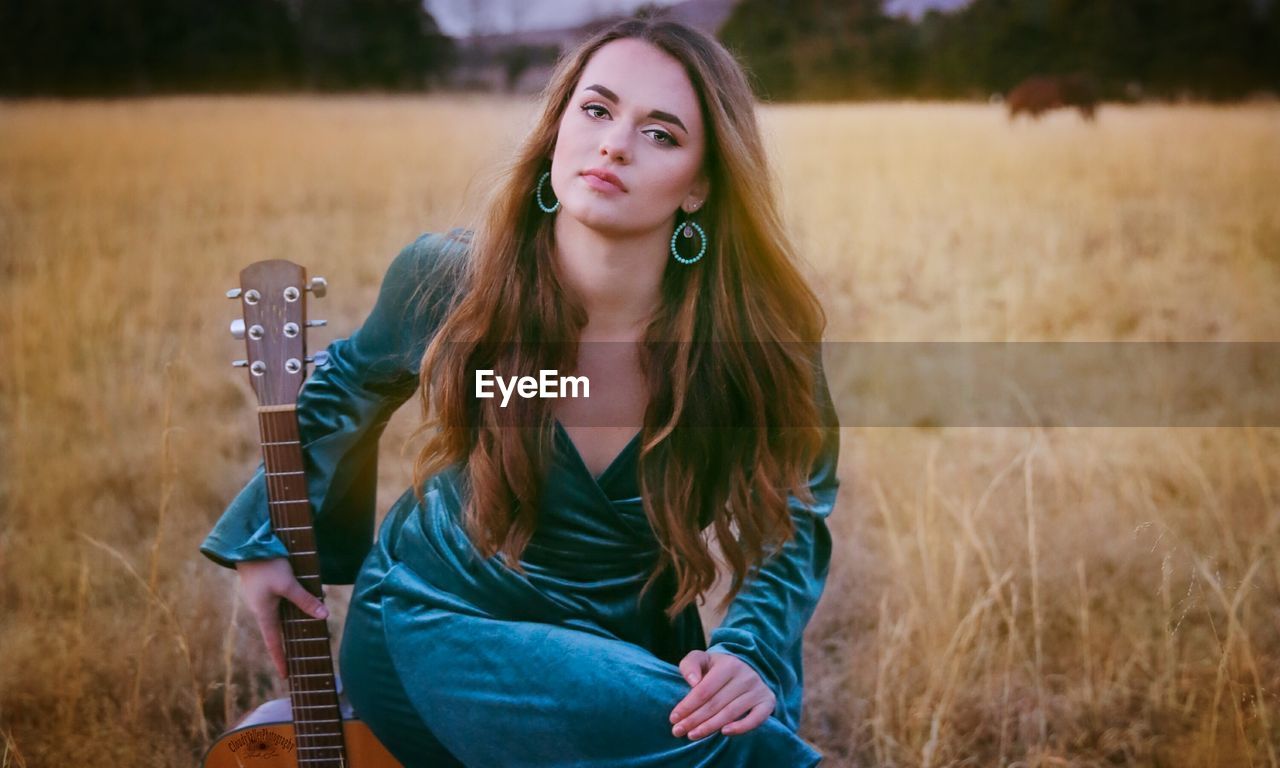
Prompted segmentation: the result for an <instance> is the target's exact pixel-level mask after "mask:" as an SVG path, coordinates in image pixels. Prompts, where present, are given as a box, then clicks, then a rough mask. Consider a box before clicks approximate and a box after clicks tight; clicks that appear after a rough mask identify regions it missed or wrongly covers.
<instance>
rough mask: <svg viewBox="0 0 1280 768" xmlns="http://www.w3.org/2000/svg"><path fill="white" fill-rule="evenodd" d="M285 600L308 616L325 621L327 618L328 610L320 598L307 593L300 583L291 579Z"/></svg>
mask: <svg viewBox="0 0 1280 768" xmlns="http://www.w3.org/2000/svg"><path fill="white" fill-rule="evenodd" d="M284 596H285V598H286V599H287V600H288V601H289V602H291V603H293V604H294V605H296V606H298V609H299V610H301V611H302V612H303V613H305V614H307V615H308V616H314V617H316V618H317V619H325V618H328V617H329V609H328V608H325V607H324V602H323V601H321V599H320V598H318V597H316V596H315V595H313V594H311V593H310V592H308V591H307V588H306V587H304V586H302V582H300V581H298V580H297V579H293V580H292V583H291V584H289V588H288V589H287V590H285V595H284Z"/></svg>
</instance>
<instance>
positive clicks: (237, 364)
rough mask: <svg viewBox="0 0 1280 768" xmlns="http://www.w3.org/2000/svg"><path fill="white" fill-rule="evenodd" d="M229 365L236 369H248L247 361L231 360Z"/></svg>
mask: <svg viewBox="0 0 1280 768" xmlns="http://www.w3.org/2000/svg"><path fill="white" fill-rule="evenodd" d="M231 364H232V365H233V366H235V367H236V368H248V367H249V361H248V360H232V361H231Z"/></svg>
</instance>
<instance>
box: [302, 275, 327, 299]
mask: <svg viewBox="0 0 1280 768" xmlns="http://www.w3.org/2000/svg"><path fill="white" fill-rule="evenodd" d="M328 288H329V282H328V281H327V280H325V279H324V278H323V277H313V278H311V284H310V285H308V286H307V290H308V291H311V295H312V296H315V297H316V298H317V299H319V298H323V297H324V295H325V292H326V291H327V290H328Z"/></svg>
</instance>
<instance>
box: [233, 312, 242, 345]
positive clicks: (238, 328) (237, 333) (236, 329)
mask: <svg viewBox="0 0 1280 768" xmlns="http://www.w3.org/2000/svg"><path fill="white" fill-rule="evenodd" d="M231 335H232V336H234V337H236V338H237V339H240V340H241V341H243V340H244V318H242V317H237V318H236V319H235V320H232V321H231Z"/></svg>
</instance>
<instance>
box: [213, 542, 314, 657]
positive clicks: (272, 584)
mask: <svg viewBox="0 0 1280 768" xmlns="http://www.w3.org/2000/svg"><path fill="white" fill-rule="evenodd" d="M236 573H237V574H238V575H239V577H240V593H241V594H242V595H244V601H245V604H247V605H248V606H249V610H251V611H253V615H254V616H255V617H257V619H258V628H259V629H260V630H261V631H262V640H263V642H265V643H266V645H267V653H268V654H270V656H271V661H272V662H274V663H275V665H276V670H277V671H278V672H279V673H280V677H288V676H289V675H288V673H287V672H286V670H285V662H284V640H283V637H282V633H281V630H280V600H281V598H283V599H285V600H288V601H289V602H291V603H293V604H294V605H296V606H298V608H299V609H300V610H301V611H302V612H303V613H305V614H307V615H308V616H314V617H315V618H317V619H325V618H328V617H329V609H328V608H325V606H324V602H323V601H321V599H320V598H318V597H316V596H315V595H313V594H311V593H310V592H308V591H307V588H306V587H304V586H302V583H301V582H299V581H298V580H297V579H296V578H294V576H293V566H291V565H289V558H287V557H273V558H269V559H266V560H244V561H241V562H239V563H236Z"/></svg>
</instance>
